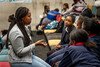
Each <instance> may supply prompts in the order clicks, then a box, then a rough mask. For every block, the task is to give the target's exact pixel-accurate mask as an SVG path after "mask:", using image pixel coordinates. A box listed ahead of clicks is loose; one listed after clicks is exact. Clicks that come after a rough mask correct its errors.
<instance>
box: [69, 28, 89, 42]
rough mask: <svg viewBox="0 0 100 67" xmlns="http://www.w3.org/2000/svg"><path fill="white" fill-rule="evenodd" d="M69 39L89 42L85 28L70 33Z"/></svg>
mask: <svg viewBox="0 0 100 67" xmlns="http://www.w3.org/2000/svg"><path fill="white" fill-rule="evenodd" d="M69 39H70V41H73V40H74V41H75V42H87V41H88V34H87V32H86V31H85V30H82V29H76V30H73V31H72V32H71V33H70V37H69Z"/></svg>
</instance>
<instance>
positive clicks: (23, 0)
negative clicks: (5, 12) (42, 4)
mask: <svg viewBox="0 0 100 67" xmlns="http://www.w3.org/2000/svg"><path fill="white" fill-rule="evenodd" d="M0 2H1V3H5V2H7V3H8V2H10V3H32V0H0Z"/></svg>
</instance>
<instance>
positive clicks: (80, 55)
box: [59, 46, 100, 67]
mask: <svg viewBox="0 0 100 67" xmlns="http://www.w3.org/2000/svg"><path fill="white" fill-rule="evenodd" d="M59 67H100V61H99V60H98V58H97V57H96V56H95V55H94V54H93V53H92V52H90V51H88V50H87V49H86V48H85V47H84V46H69V47H68V48H67V49H66V52H65V54H64V56H63V59H62V61H61V62H60V64H59Z"/></svg>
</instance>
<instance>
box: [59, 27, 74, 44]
mask: <svg viewBox="0 0 100 67" xmlns="http://www.w3.org/2000/svg"><path fill="white" fill-rule="evenodd" d="M74 29H75V26H74V25H73V26H71V27H65V28H64V29H63V32H62V36H61V42H60V45H64V44H68V43H69V34H70V32H71V31H72V30H74Z"/></svg>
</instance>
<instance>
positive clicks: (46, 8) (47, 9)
mask: <svg viewBox="0 0 100 67" xmlns="http://www.w3.org/2000/svg"><path fill="white" fill-rule="evenodd" d="M49 11H50V7H49V6H48V5H44V13H46V14H47V13H48V12H49Z"/></svg>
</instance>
